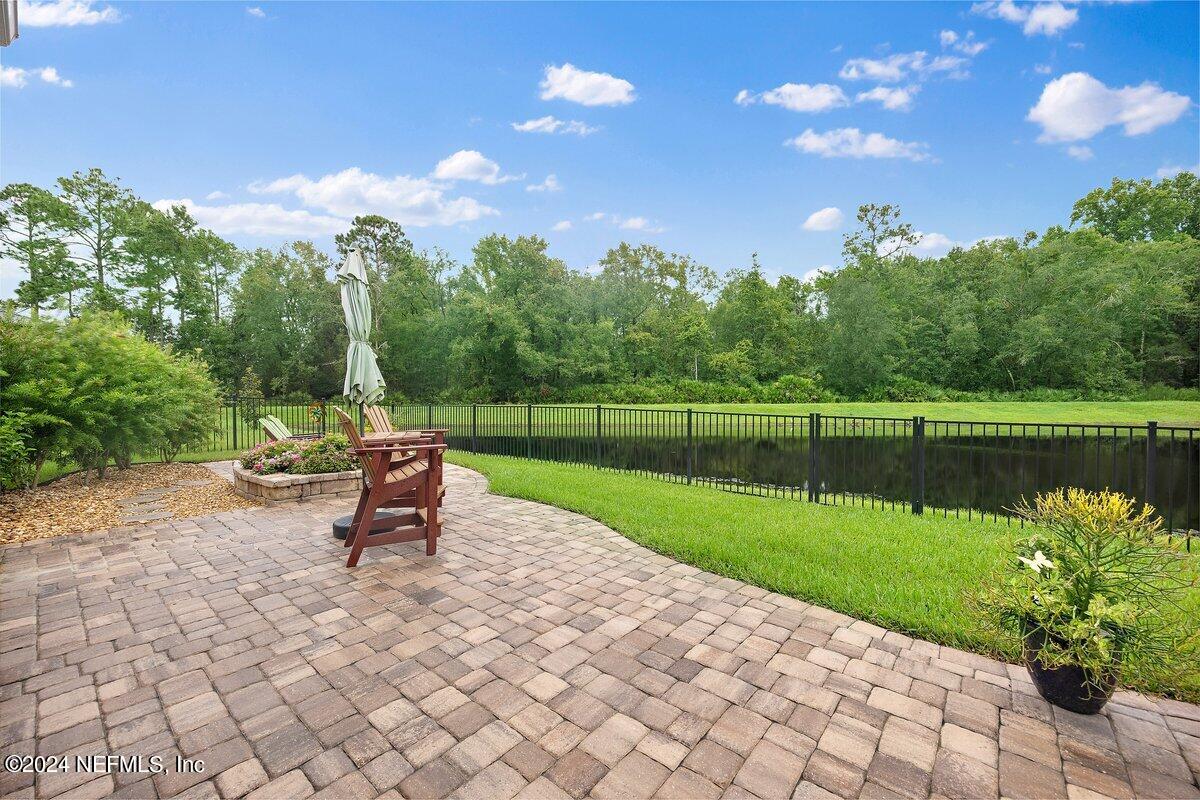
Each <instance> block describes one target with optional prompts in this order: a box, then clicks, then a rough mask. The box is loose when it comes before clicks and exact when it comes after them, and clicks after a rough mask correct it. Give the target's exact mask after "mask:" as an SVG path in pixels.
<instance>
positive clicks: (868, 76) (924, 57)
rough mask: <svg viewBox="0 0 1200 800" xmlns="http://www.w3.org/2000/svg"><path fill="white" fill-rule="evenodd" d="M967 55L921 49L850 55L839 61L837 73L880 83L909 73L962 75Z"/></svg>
mask: <svg viewBox="0 0 1200 800" xmlns="http://www.w3.org/2000/svg"><path fill="white" fill-rule="evenodd" d="M967 66H969V62H968V60H967V59H965V58H962V57H961V56H949V55H942V56H934V57H932V58H931V57H930V56H929V54H928V53H926V52H925V51H924V50H916V51H914V52H911V53H894V54H892V55H890V56H887V57H886V58H852V59H850V60H849V61H847V62H846V63H845V64H843V65H842V69H841V70H840V71H839V72H838V75H839V77H841V78H843V79H844V80H848V81H863V80H873V81H879V82H880V83H897V82H899V81H902V80H905V79H906V78H908V77H910V76H914V77H917V78H922V79H923V78H928V77H931V76H932V75H934V74H936V73H939V72H945V73H948V74H949V76H950V77H952V78H965V77H966V76H967V72H966V67H967Z"/></svg>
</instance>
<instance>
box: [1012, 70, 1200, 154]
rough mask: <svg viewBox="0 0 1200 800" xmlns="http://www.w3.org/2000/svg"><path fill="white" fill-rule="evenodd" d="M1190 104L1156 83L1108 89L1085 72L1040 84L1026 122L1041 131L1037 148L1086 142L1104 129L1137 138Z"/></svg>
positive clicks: (1169, 120)
mask: <svg viewBox="0 0 1200 800" xmlns="http://www.w3.org/2000/svg"><path fill="white" fill-rule="evenodd" d="M1191 105H1192V101H1191V100H1190V99H1188V98H1187V97H1184V96H1183V95H1181V94H1176V93H1175V92H1169V91H1166V90H1165V89H1163V88H1161V87H1160V86H1159V85H1158V84H1156V83H1151V82H1150V81H1146V82H1145V83H1143V84H1141V85H1140V86H1126V87H1123V88H1121V89H1110V88H1108V87H1107V86H1105V85H1104V84H1103V83H1101V82H1100V81H1098V80H1096V79H1095V78H1093V77H1092V76H1091V75H1089V74H1087V73H1086V72H1071V73H1068V74H1066V75H1063V76H1062V77H1060V78H1055V79H1054V80H1052V81H1050V82H1049V83H1047V84H1046V87H1045V88H1044V89H1043V90H1042V96H1041V97H1040V98H1039V99H1038V102H1037V105H1035V106H1034V107H1033V108H1031V109H1030V110H1029V115H1028V116H1027V117H1026V119H1028V120H1029V121H1030V122H1036V123H1037V124H1039V125H1041V126H1042V133H1041V135H1040V136H1039V137H1038V141H1040V142H1072V141H1079V140H1081V139H1090V138H1092V137H1093V136H1095V135H1096V134H1097V133H1099V132H1100V131H1102V130H1104V129H1105V128H1107V127H1109V126H1110V125H1121V126H1122V127H1123V128H1124V132H1125V135H1126V136H1139V135H1141V134H1144V133H1149V132H1150V131H1152V130H1154V129H1156V128H1159V127H1162V126H1163V125H1167V124H1170V123H1172V122H1174V121H1175V120H1177V119H1179V118H1180V117H1181V116H1183V113H1184V112H1185V111H1187V110H1188V108H1190V107H1191Z"/></svg>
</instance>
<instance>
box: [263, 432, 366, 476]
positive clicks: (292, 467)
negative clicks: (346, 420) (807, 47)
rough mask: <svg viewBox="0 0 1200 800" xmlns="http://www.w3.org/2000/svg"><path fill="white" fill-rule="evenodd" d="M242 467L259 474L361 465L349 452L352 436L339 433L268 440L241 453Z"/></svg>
mask: <svg viewBox="0 0 1200 800" xmlns="http://www.w3.org/2000/svg"><path fill="white" fill-rule="evenodd" d="M240 462H241V465H242V469H246V470H250V471H251V472H253V473H255V474H256V475H272V474H275V473H279V472H284V473H287V474H289V475H315V474H317V473H320V472H347V471H349V470H353V469H357V468H358V459H357V458H356V457H355V455H354V454H353V453H352V452H350V440H349V439H347V438H346V437H345V436H343V435H342V434H340V433H334V434H330V435H328V436H325V437H324V438H321V439H307V440H305V439H299V440H297V439H286V440H284V441H281V442H266V443H264V444H260V445H258V446H257V447H254V448H251V449H250V450H247V451H246V452H244V453H242V455H241V458H240Z"/></svg>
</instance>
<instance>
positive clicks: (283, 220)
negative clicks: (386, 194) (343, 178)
mask: <svg viewBox="0 0 1200 800" xmlns="http://www.w3.org/2000/svg"><path fill="white" fill-rule="evenodd" d="M171 206H183V207H184V208H186V209H187V210H188V213H189V214H191V215H192V218H193V219H195V220H196V222H198V223H199V224H200V225H201V226H202V227H204V228H208V229H210V230H212V231H213V232H215V233H219V234H222V235H226V234H236V233H242V234H249V235H251V236H330V235H332V234H335V233H342V232H344V231H345V230H346V229H347V228H349V227H350V221H349V220H346V219H338V218H337V217H330V216H324V215H321V214H313V213H311V212H309V211H305V210H303V209H296V210H289V209H285V208H283V207H282V206H280V205H278V204H277V203H234V204H231V205H225V206H204V205H199V204H197V203H194V202H192V200H191V199H189V198H186V197H185V198H183V199H181V200H159V201H158V202H156V203H154V207H155V208H157V209H159V210H160V211H167V210H168V209H170V208H171Z"/></svg>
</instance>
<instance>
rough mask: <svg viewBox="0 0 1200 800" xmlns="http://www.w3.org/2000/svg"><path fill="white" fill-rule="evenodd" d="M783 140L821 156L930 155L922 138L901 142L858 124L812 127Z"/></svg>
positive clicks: (915, 158) (919, 158)
mask: <svg viewBox="0 0 1200 800" xmlns="http://www.w3.org/2000/svg"><path fill="white" fill-rule="evenodd" d="M784 144H785V145H790V146H791V147H795V148H796V149H797V150H799V151H801V152H802V153H812V154H813V155H818V156H821V157H822V158H906V159H908V160H910V161H925V160H926V159H928V158H929V154H928V153H927V152H926V145H925V144H923V143H921V142H902V141H900V140H899V139H891V138H889V137H887V136H884V135H883V134H882V133H863V132H862V131H860V130H859V129H858V128H835V129H834V130H829V131H825V132H824V133H817V132H816V131H814V130H813V129H812V128H809V129H808V130H806V131H804V133H802V134H800V135H799V136H797V137H795V138H794V139H788V140H787V141H786V142H784Z"/></svg>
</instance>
